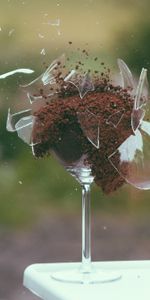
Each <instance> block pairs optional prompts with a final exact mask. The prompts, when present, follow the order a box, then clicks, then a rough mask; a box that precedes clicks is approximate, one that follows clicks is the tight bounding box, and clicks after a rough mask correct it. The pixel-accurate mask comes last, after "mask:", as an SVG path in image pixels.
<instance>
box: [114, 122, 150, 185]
mask: <svg viewBox="0 0 150 300" xmlns="http://www.w3.org/2000/svg"><path fill="white" fill-rule="evenodd" d="M149 149H150V123H149V122H147V123H145V122H142V130H141V131H140V130H137V131H136V134H135V135H131V136H130V137H129V138H127V139H126V140H125V142H124V143H123V144H122V145H121V146H120V147H119V148H118V149H117V151H115V152H114V153H113V154H112V155H111V156H109V161H110V163H111V164H112V165H113V166H114V168H115V169H116V170H117V171H118V173H119V174H120V175H121V176H122V177H123V178H124V179H125V180H126V181H127V182H128V183H130V184H131V185H133V186H134V187H136V188H139V189H143V190H147V189H149V188H150V151H149Z"/></svg>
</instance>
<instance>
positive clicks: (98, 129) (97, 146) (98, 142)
mask: <svg viewBox="0 0 150 300" xmlns="http://www.w3.org/2000/svg"><path fill="white" fill-rule="evenodd" d="M86 112H87V113H89V114H91V115H93V117H94V118H96V116H95V114H93V113H92V112H91V111H90V110H88V109H87V110H86V111H85V112H77V117H78V121H79V123H80V126H81V129H82V131H83V133H84V134H85V136H86V138H87V139H88V141H89V142H90V143H91V144H92V145H93V146H94V147H96V148H97V149H99V148H100V141H99V135H100V128H99V126H100V125H99V121H98V120H97V123H98V126H97V131H98V132H97V144H96V143H94V142H93V141H92V139H91V138H89V137H88V135H87V134H86V132H85V130H86V129H84V128H83V126H82V124H81V121H80V116H79V115H81V114H83V115H85V113H86Z"/></svg>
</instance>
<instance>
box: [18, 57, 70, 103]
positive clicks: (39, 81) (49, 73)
mask: <svg viewBox="0 0 150 300" xmlns="http://www.w3.org/2000/svg"><path fill="white" fill-rule="evenodd" d="M64 65H65V55H64V54H63V55H61V56H60V57H59V58H58V59H56V60H54V61H53V62H52V63H51V64H50V66H49V67H48V68H47V70H46V71H45V72H44V73H43V74H42V75H40V76H39V77H38V78H36V79H35V80H33V81H32V82H30V83H29V84H27V85H24V86H22V88H24V90H25V91H26V92H27V96H28V98H29V100H30V103H33V102H34V101H36V100H39V99H42V98H44V99H46V98H47V97H49V96H52V95H54V94H57V93H58V90H59V88H60V82H59V81H60V80H61V79H63V78H64V77H65V76H66V75H67V71H66V70H65V68H64Z"/></svg>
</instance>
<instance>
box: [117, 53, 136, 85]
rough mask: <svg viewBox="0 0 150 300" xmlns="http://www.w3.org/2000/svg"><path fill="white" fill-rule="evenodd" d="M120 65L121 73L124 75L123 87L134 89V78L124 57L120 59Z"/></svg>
mask: <svg viewBox="0 0 150 300" xmlns="http://www.w3.org/2000/svg"><path fill="white" fill-rule="evenodd" d="M117 61H118V66H119V69H120V74H121V77H122V87H123V89H131V90H133V89H134V80H133V76H132V73H131V71H130V69H129V68H128V66H127V65H126V63H125V62H124V61H123V60H122V59H120V58H119V59H118V60H117Z"/></svg>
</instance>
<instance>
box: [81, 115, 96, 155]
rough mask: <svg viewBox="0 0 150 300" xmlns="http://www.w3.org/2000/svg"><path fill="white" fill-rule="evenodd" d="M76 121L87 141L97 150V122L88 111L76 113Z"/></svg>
mask: <svg viewBox="0 0 150 300" xmlns="http://www.w3.org/2000/svg"><path fill="white" fill-rule="evenodd" d="M78 120H79V123H80V125H81V128H82V130H83V132H84V134H85V136H86V137H87V139H88V140H89V141H90V142H91V143H92V144H93V145H94V147H96V148H97V149H99V147H100V143H99V121H98V119H97V118H96V116H95V115H94V114H93V113H91V112H90V111H88V110H86V111H85V112H81V113H78Z"/></svg>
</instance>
